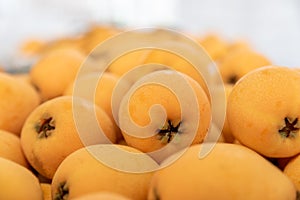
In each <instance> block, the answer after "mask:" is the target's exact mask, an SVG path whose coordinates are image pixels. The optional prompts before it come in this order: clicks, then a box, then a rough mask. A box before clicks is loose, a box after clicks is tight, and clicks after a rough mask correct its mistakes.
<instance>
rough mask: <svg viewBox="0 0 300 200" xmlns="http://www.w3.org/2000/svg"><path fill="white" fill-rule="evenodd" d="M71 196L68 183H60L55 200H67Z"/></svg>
mask: <svg viewBox="0 0 300 200" xmlns="http://www.w3.org/2000/svg"><path fill="white" fill-rule="evenodd" d="M68 196H69V188H68V186H67V182H66V181H64V182H62V183H60V184H59V185H58V187H57V193H56V194H55V196H54V200H66V199H68Z"/></svg>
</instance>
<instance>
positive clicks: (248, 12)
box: [0, 0, 300, 67]
mask: <svg viewBox="0 0 300 200" xmlns="http://www.w3.org/2000/svg"><path fill="white" fill-rule="evenodd" d="M91 22H98V23H106V24H107V23H112V24H115V25H118V26H122V27H129V28H137V27H145V26H166V27H170V28H174V29H177V30H184V31H188V32H190V33H194V34H198V35H205V33H211V32H214V33H218V34H220V35H221V36H223V37H224V38H228V39H240V38H242V39H246V40H248V41H249V42H250V44H252V46H253V47H254V48H255V49H256V50H257V51H259V52H261V53H263V54H264V55H266V56H267V57H268V58H270V59H271V60H272V61H273V62H274V63H275V64H277V65H282V66H289V67H300V1H299V0H264V1H261V0H225V1H224V0H151V1H148V0H84V1H83V0H81V1H80V0H77V1H74V0H73V1H72V0H51V1H42V0H9V1H8V0H0V64H2V65H4V66H6V67H9V66H10V65H11V63H12V60H13V59H14V58H15V56H14V55H15V54H16V51H17V49H18V48H19V45H20V43H21V42H22V41H24V40H25V39H27V38H31V37H34V38H41V39H54V38H56V37H60V36H63V35H71V34H76V33H78V32H83V31H85V30H86V29H87V27H88V26H89V24H90V23H91Z"/></svg>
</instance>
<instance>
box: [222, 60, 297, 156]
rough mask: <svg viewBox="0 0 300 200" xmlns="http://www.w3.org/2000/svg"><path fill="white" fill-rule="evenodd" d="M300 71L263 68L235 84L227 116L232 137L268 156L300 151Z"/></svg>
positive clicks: (284, 68)
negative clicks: (299, 120)
mask: <svg viewBox="0 0 300 200" xmlns="http://www.w3.org/2000/svg"><path fill="white" fill-rule="evenodd" d="M299 90H300V74H299V73H295V72H294V70H292V69H289V68H286V67H277V66H269V67H263V68H260V69H257V70H254V71H252V72H250V73H249V74H247V75H245V76H244V77H243V78H242V79H241V80H240V81H238V82H237V83H236V85H235V86H234V87H233V89H232V91H231V93H230V95H229V98H228V104H227V118H228V123H229V126H230V130H231V131H232V134H233V136H234V137H235V138H236V139H237V140H238V141H239V142H240V143H242V144H243V145H245V146H247V147H249V148H251V149H253V150H255V151H257V152H259V153H261V154H262V155H264V156H266V157H273V158H283V157H291V156H294V155H296V154H298V153H300V138H299V122H298V119H299V117H300V114H299V113H300V94H299V93H298V92H297V91H299Z"/></svg>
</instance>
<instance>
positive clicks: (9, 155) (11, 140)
mask: <svg viewBox="0 0 300 200" xmlns="http://www.w3.org/2000/svg"><path fill="white" fill-rule="evenodd" d="M0 157H2V158H6V159H9V160H11V161H13V162H16V163H18V164H20V165H22V166H23V167H26V168H29V164H28V162H27V160H26V158H25V156H24V153H23V150H22V147H21V141H20V138H19V137H17V136H16V135H14V134H13V133H10V132H7V131H4V130H0Z"/></svg>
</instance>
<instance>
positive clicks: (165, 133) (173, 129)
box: [158, 120, 181, 143]
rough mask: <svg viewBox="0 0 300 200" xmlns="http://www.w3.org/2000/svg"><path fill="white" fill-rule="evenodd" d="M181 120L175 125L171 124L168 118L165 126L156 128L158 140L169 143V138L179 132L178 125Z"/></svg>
mask: <svg viewBox="0 0 300 200" xmlns="http://www.w3.org/2000/svg"><path fill="white" fill-rule="evenodd" d="M180 125H181V122H179V123H178V124H177V125H176V126H174V125H173V123H172V122H171V120H168V124H167V127H166V126H163V128H162V129H159V130H158V135H159V136H160V140H161V142H162V143H170V142H171V140H172V139H173V138H174V137H175V135H176V134H177V133H180V131H179V127H180Z"/></svg>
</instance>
